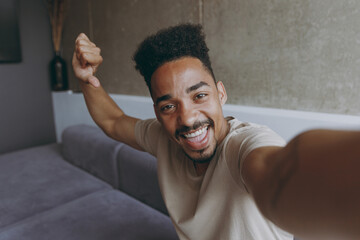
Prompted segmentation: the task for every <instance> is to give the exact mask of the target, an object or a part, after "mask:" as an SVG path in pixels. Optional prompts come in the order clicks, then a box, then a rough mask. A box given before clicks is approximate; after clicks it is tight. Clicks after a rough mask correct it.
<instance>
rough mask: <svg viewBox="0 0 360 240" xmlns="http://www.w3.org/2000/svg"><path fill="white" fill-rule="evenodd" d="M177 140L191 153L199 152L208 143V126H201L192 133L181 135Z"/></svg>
mask: <svg viewBox="0 0 360 240" xmlns="http://www.w3.org/2000/svg"><path fill="white" fill-rule="evenodd" d="M179 140H180V142H182V144H183V146H185V147H186V148H188V149H191V150H192V151H201V150H203V149H205V148H206V147H207V145H208V142H209V125H206V126H202V127H201V128H198V129H197V130H196V131H193V132H187V133H183V134H181V135H180V139H179Z"/></svg>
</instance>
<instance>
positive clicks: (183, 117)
mask: <svg viewBox="0 0 360 240" xmlns="http://www.w3.org/2000/svg"><path fill="white" fill-rule="evenodd" d="M197 119H198V111H197V110H196V109H194V108H193V107H192V106H191V105H181V107H180V109H179V115H178V119H177V120H178V124H179V125H180V126H187V127H192V126H193V125H194V123H195V122H196V120H197Z"/></svg>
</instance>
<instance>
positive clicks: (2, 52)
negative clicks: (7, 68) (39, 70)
mask: <svg viewBox="0 0 360 240" xmlns="http://www.w3.org/2000/svg"><path fill="white" fill-rule="evenodd" d="M17 9H18V1H17V0H5V1H4V0H1V1H0V63H2V62H21V47H20V34H19V25H18V16H17Z"/></svg>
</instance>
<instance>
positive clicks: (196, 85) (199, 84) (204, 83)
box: [186, 81, 210, 93]
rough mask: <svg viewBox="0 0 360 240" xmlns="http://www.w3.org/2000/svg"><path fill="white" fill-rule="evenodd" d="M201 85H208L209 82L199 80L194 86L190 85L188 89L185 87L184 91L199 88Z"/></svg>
mask: <svg viewBox="0 0 360 240" xmlns="http://www.w3.org/2000/svg"><path fill="white" fill-rule="evenodd" d="M202 86H209V87H210V85H209V84H207V83H206V82H203V81H201V82H199V83H197V84H195V85H194V86H191V87H189V88H188V89H186V93H190V92H192V91H195V90H196V89H198V88H201V87H202Z"/></svg>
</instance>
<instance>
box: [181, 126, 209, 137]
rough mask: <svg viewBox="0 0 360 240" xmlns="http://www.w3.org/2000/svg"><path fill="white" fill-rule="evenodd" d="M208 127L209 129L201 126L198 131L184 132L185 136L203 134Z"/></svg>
mask: <svg viewBox="0 0 360 240" xmlns="http://www.w3.org/2000/svg"><path fill="white" fill-rule="evenodd" d="M206 129H207V128H206V127H204V128H201V129H199V130H197V131H196V132H193V133H189V134H184V136H185V137H186V138H193V137H197V136H199V135H201V134H203V133H204V132H205V131H206Z"/></svg>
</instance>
